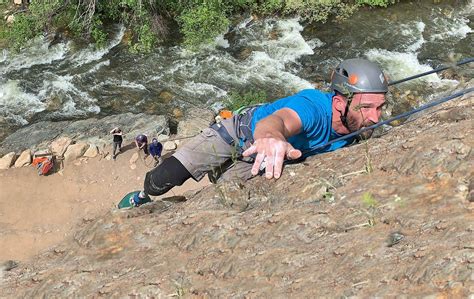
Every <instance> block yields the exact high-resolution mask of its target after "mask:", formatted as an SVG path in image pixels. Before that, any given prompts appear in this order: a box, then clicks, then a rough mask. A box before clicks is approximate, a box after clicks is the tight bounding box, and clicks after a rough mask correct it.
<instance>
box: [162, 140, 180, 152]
mask: <svg viewBox="0 0 474 299" xmlns="http://www.w3.org/2000/svg"><path fill="white" fill-rule="evenodd" d="M176 148H177V146H176V143H175V142H174V141H166V142H165V144H164V145H163V150H165V151H173V150H175V149H176Z"/></svg>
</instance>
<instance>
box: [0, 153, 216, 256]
mask: <svg viewBox="0 0 474 299" xmlns="http://www.w3.org/2000/svg"><path fill="white" fill-rule="evenodd" d="M128 148H133V147H131V146H128ZM135 152H136V151H135V149H129V150H126V151H124V152H123V153H122V154H120V155H118V157H117V160H116V161H114V160H107V159H103V158H100V157H96V158H91V159H88V160H83V161H76V162H71V163H66V164H65V165H64V167H63V168H62V169H61V170H60V171H58V172H56V173H53V174H51V175H48V176H39V175H38V174H37V172H36V169H34V168H33V167H32V166H27V167H22V168H12V169H8V170H0V248H2V250H0V262H2V261H5V260H16V261H27V260H28V259H29V258H31V257H33V256H34V255H36V254H38V253H39V252H41V251H43V250H45V249H47V248H49V247H50V246H52V245H57V244H59V243H61V241H62V240H64V239H65V238H66V237H68V236H70V235H71V234H72V232H73V231H74V227H75V226H76V225H77V224H79V223H81V222H87V221H89V220H91V219H94V218H95V217H97V216H98V215H102V214H104V213H105V212H107V211H109V210H111V209H115V208H116V205H117V203H118V202H119V201H120V199H122V197H123V196H124V195H125V194H127V193H128V192H130V191H134V190H140V189H141V188H142V187H143V178H144V177H145V173H146V172H147V171H148V170H149V169H151V168H152V166H151V165H153V161H152V158H151V157H148V159H147V160H146V161H143V160H140V159H139V160H138V161H136V168H135V169H131V167H130V162H129V161H130V158H131V157H132V155H133V153H135ZM207 184H209V181H208V180H207V178H206V179H205V180H202V181H201V182H199V183H197V182H195V181H193V180H188V181H187V182H186V183H185V184H184V185H183V186H181V187H177V188H175V189H173V190H171V191H170V192H168V193H167V194H165V195H163V196H161V197H158V198H162V197H169V196H173V195H180V194H182V192H185V191H188V190H192V189H195V188H200V187H201V186H206V185H207ZM86 190H87V191H86Z"/></svg>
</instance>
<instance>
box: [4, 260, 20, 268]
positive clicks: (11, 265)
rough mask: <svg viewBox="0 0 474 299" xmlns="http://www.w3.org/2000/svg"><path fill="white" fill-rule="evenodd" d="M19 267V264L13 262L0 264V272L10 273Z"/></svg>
mask: <svg viewBox="0 0 474 299" xmlns="http://www.w3.org/2000/svg"><path fill="white" fill-rule="evenodd" d="M16 267H18V262H17V261H13V260H8V261H6V262H3V263H2V264H0V271H2V270H3V271H10V270H12V269H15V268H16Z"/></svg>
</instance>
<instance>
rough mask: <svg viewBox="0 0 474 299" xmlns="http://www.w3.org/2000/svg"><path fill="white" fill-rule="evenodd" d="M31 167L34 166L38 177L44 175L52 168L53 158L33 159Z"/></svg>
mask: <svg viewBox="0 0 474 299" xmlns="http://www.w3.org/2000/svg"><path fill="white" fill-rule="evenodd" d="M32 165H33V166H36V168H37V169H38V174H39V175H46V174H48V172H49V171H50V170H51V169H52V168H53V166H54V163H53V157H37V158H34V159H33V163H32Z"/></svg>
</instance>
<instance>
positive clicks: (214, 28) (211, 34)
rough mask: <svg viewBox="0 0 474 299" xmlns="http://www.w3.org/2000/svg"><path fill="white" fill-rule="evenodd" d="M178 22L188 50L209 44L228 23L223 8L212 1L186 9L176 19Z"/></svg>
mask: <svg viewBox="0 0 474 299" xmlns="http://www.w3.org/2000/svg"><path fill="white" fill-rule="evenodd" d="M178 22H179V23H180V25H181V33H182V34H183V35H184V44H185V45H186V46H188V47H190V48H196V47H197V46H198V45H200V44H203V43H209V42H211V41H212V40H213V39H214V38H215V37H216V36H217V35H219V34H221V33H222V32H224V31H225V29H226V28H227V27H228V26H229V23H230V22H229V20H228V19H227V16H226V15H225V6H224V5H221V4H220V3H219V2H212V1H211V2H204V3H202V4H200V5H198V6H195V7H192V8H188V9H186V10H185V11H183V13H182V14H181V15H180V16H179V17H178Z"/></svg>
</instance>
